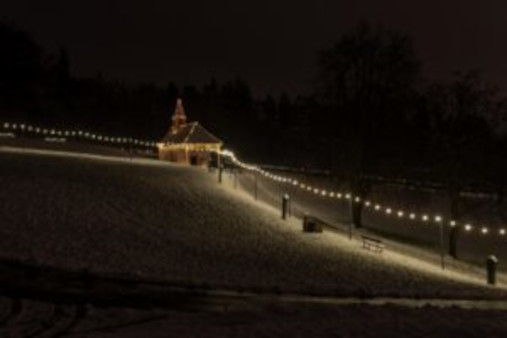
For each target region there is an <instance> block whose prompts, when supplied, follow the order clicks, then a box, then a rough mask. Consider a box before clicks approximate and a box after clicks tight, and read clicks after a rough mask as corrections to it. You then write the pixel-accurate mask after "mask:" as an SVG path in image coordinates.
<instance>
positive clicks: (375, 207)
mask: <svg viewBox="0 0 507 338" xmlns="http://www.w3.org/2000/svg"><path fill="white" fill-rule="evenodd" d="M217 153H218V154H220V155H222V156H224V157H227V158H229V159H231V161H232V162H233V163H234V164H236V165H237V166H239V167H241V168H243V169H246V170H250V171H254V172H257V173H259V174H261V175H263V176H264V177H266V178H269V179H271V180H274V181H277V182H282V183H287V184H290V185H293V186H295V187H299V188H300V189H301V190H303V191H307V192H310V193H313V194H315V195H318V196H321V197H325V198H329V199H342V198H344V199H346V200H349V201H351V202H356V203H360V202H361V198H360V197H359V196H352V195H351V194H350V193H343V192H338V191H328V190H324V189H319V188H317V187H313V186H311V185H309V184H305V183H302V182H299V181H298V180H296V179H291V178H288V177H283V176H278V175H274V174H271V173H269V172H267V171H265V170H263V169H261V168H260V167H258V166H255V165H251V164H247V163H244V162H242V161H240V160H238V159H237V157H236V156H235V155H234V153H233V152H232V151H229V150H222V151H217ZM363 206H364V207H365V208H368V209H370V210H372V211H374V212H381V213H383V214H384V215H386V216H388V217H390V216H392V215H396V216H397V217H398V218H407V216H408V219H409V220H411V221H418V220H419V221H422V222H424V223H428V222H431V221H433V222H434V223H436V224H445V225H448V226H449V227H451V228H454V227H456V226H458V222H457V221H455V220H448V221H446V220H444V218H443V217H442V216H440V215H435V216H433V217H430V215H429V214H425V213H422V214H420V215H419V216H418V215H417V214H416V213H414V212H407V211H405V210H402V209H396V211H394V209H393V208H392V207H389V206H383V205H381V204H378V203H374V202H373V201H369V200H365V201H363ZM463 228H464V230H465V232H467V233H470V232H472V231H473V230H474V229H475V228H474V227H473V226H472V225H471V224H468V223H466V224H463ZM477 229H478V230H479V231H478V232H477V231H476V233H479V234H482V235H488V234H497V235H500V236H505V235H507V230H506V229H505V228H500V229H498V231H497V232H492V231H491V229H490V228H488V227H486V226H482V227H478V228H477Z"/></svg>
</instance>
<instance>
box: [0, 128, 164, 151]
mask: <svg viewBox="0 0 507 338" xmlns="http://www.w3.org/2000/svg"><path fill="white" fill-rule="evenodd" d="M0 126H2V129H3V130H4V131H5V132H4V133H2V136H4V137H15V136H16V133H22V134H24V135H34V136H40V137H44V138H45V139H47V140H48V141H66V140H67V139H69V138H71V139H84V140H90V141H94V142H98V143H109V144H117V145H131V146H140V147H146V148H154V147H155V146H156V143H155V142H151V141H146V140H139V139H135V138H130V137H113V136H105V135H100V134H97V133H92V132H90V131H86V130H60V129H55V128H44V127H39V126H34V125H31V124H24V123H9V122H4V123H2V124H0Z"/></svg>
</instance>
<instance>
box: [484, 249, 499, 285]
mask: <svg viewBox="0 0 507 338" xmlns="http://www.w3.org/2000/svg"><path fill="white" fill-rule="evenodd" d="M497 265H498V258H496V256H495V255H489V257H488V259H487V260H486V268H487V272H488V284H491V285H495V284H496V267H497Z"/></svg>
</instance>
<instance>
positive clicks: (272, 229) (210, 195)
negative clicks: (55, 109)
mask: <svg viewBox="0 0 507 338" xmlns="http://www.w3.org/2000/svg"><path fill="white" fill-rule="evenodd" d="M247 184H248V181H245V180H244V181H241V182H240V186H243V189H240V188H239V187H238V189H234V188H233V178H232V177H230V176H229V175H225V176H224V182H223V184H218V182H217V173H216V172H214V173H209V172H207V171H206V170H204V169H201V168H189V167H185V166H178V165H173V164H169V163H161V162H158V161H155V160H149V159H133V160H129V159H128V158H122V157H119V156H116V157H111V156H102V155H86V154H75V153H62V152H53V151H47V150H33V149H21V150H20V149H18V148H10V147H5V146H4V147H0V186H1V189H0V201H1V204H0V224H1V226H0V258H2V259H4V260H14V261H21V262H25V263H27V264H30V265H40V266H52V267H58V268H63V269H67V270H72V271H89V272H90V273H92V274H98V275H102V276H121V277H122V278H129V279H136V280H140V281H163V282H166V283H169V284H174V285H186V286H193V287H198V288H199V287H200V288H204V289H206V290H233V291H236V292H239V293H240V294H242V293H245V294H253V295H258V297H257V296H256V297H254V300H253V301H249V302H244V303H240V304H239V305H238V304H233V305H231V306H230V307H229V305H227V306H226V307H225V308H222V309H216V308H214V309H212V310H209V309H186V310H183V311H176V310H168V309H156V308H153V309H128V308H124V307H120V308H111V307H108V308H102V307H97V306H93V305H84V306H77V305H61V304H60V305H58V304H55V303H51V302H50V303H48V302H44V301H35V300H22V301H21V302H22V304H24V305H22V306H20V305H19V304H18V305H16V304H17V303H16V302H17V301H16V300H12V299H9V298H6V299H1V300H0V311H1V313H0V322H1V323H3V328H2V330H0V333H2V334H3V333H5V332H8V333H12V332H19V330H21V329H22V328H26V327H28V328H29V331H26V332H30V334H32V335H33V334H34V332H45V333H44V334H45V335H46V336H52V334H53V333H52V332H60V333H59V334H61V335H62V336H63V335H67V334H68V335H69V336H79V337H81V336H82V337H85V336H94V337H95V336H99V337H139V336H145V335H146V333H147V332H149V336H153V337H162V336H167V335H168V333H170V334H169V335H173V336H190V337H204V336H250V337H255V336H270V337H271V336H274V337H288V336H296V337H297V336H313V337H326V336H333V335H334V336H345V337H348V336H361V337H377V336H379V335H380V336H385V335H390V336H398V335H405V336H419V337H426V336H447V335H449V334H452V333H456V334H461V335H462V336H467V334H468V336H481V335H483V334H485V333H489V334H490V335H492V336H495V335H496V336H502V335H503V334H505V332H506V331H507V329H506V328H504V325H503V324H502V323H504V322H505V319H507V314H506V312H505V310H503V308H502V310H498V309H496V310H494V309H488V308H486V309H475V310H462V309H459V308H457V307H455V306H449V307H445V308H440V307H436V306H435V305H434V304H433V305H432V304H428V305H426V306H423V307H422V308H419V307H415V308H413V307H407V306H403V305H399V304H398V305H394V304H393V305H373V304H360V303H359V304H354V303H351V304H342V305H339V306H337V305H336V304H325V303H318V304H317V303H316V304H314V303H311V302H310V303H306V302H303V303H294V302H287V301H282V302H278V301H276V299H277V297H279V296H280V295H281V296H282V297H286V296H288V297H290V295H310V296H316V295H321V296H335V297H359V298H360V299H368V298H370V297H373V298H374V299H375V297H393V298H394V299H396V298H398V297H403V298H408V299H413V298H415V299H425V298H430V299H454V298H456V299H491V300H499V299H503V300H504V299H507V291H506V289H505V288H504V287H503V285H499V286H496V287H489V286H486V285H485V281H484V279H485V278H484V273H483V271H475V270H473V269H471V270H470V271H469V272H470V273H463V271H464V268H459V267H456V268H454V267H453V268H450V269H447V270H445V271H442V270H441V269H440V267H439V265H438V261H436V260H434V255H433V253H431V254H430V255H429V257H430V258H429V259H426V258H425V257H422V256H420V255H418V254H417V252H416V254H414V251H411V250H409V249H406V247H404V246H396V247H394V246H393V248H391V244H390V243H388V247H387V249H386V250H385V251H384V252H383V253H382V254H375V253H372V252H369V251H365V250H364V249H362V247H361V243H360V241H359V240H358V239H357V238H355V239H354V240H352V241H351V240H349V239H348V238H347V237H346V236H345V235H344V234H343V233H340V232H330V231H325V232H324V233H322V234H311V235H309V234H304V233H303V232H302V231H301V221H300V219H297V218H296V217H293V218H291V219H290V220H289V221H283V220H281V219H280V211H279V209H278V208H275V207H272V206H270V205H269V204H267V203H264V202H259V201H258V202H256V201H254V199H253V198H252V196H251V191H250V190H248V189H247V187H248V185H247ZM263 193H264V194H269V193H271V194H272V195H273V197H272V198H273V200H278V198H277V197H276V195H277V193H278V192H277V191H276V190H270V189H266V188H265V189H264V192H263ZM274 204H276V203H274ZM323 212H324V210H323ZM333 215H335V214H329V217H331V216H333ZM393 245H394V244H393ZM405 249H406V250H405ZM421 258H422V259H421ZM259 297H260V298H259ZM262 297H266V299H265V300H263V298H262ZM502 304H503V303H502ZM46 317H47V319H44V318H46ZM52 321H53V322H54V326H51V325H53V324H51V323H53V322H52ZM365 321H367V323H366V324H365ZM48 323H49V324H48ZM386 323H387V324H386ZM16 330H18V331H16ZM27 330H28V329H27ZM44 330H45V331H44ZM52 330H53V331H52ZM62 332H63V333H62ZM44 334H42V336H44Z"/></svg>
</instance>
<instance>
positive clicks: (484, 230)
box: [481, 227, 489, 235]
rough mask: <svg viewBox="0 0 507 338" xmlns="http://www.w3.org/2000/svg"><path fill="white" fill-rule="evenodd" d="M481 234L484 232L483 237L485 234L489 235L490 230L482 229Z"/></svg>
mask: <svg viewBox="0 0 507 338" xmlns="http://www.w3.org/2000/svg"><path fill="white" fill-rule="evenodd" d="M481 232H482V234H483V235H485V234H487V233H488V232H489V230H488V228H486V227H483V228H482V229H481Z"/></svg>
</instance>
